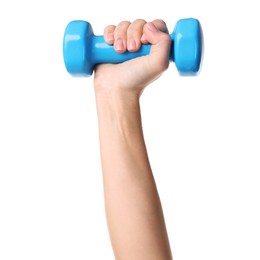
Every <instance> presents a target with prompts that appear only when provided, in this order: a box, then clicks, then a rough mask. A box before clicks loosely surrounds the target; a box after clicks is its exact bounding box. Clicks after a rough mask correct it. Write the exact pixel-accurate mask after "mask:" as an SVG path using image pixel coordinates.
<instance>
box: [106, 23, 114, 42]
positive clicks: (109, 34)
mask: <svg viewBox="0 0 260 260" xmlns="http://www.w3.org/2000/svg"><path fill="white" fill-rule="evenodd" d="M115 28H116V27H115V25H108V26H107V27H106V28H105V30H104V39H105V41H106V42H107V43H108V44H114V31H115Z"/></svg>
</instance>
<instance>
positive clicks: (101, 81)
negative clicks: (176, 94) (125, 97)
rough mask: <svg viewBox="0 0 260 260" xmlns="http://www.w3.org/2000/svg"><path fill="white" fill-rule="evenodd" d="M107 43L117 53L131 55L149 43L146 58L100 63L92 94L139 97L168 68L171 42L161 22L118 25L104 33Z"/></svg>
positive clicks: (136, 21)
mask: <svg viewBox="0 0 260 260" xmlns="http://www.w3.org/2000/svg"><path fill="white" fill-rule="evenodd" d="M104 38H105V40H106V42H107V43H109V44H114V48H115V50H116V51H117V52H118V53H124V52H125V51H127V50H128V51H131V52H135V51H137V50H138V49H139V48H140V47H141V44H147V43H150V44H151V45H152V46H151V51H150V54H149V55H147V56H142V57H138V58H135V59H132V60H129V61H126V62H123V63H120V64H100V65H97V66H96V67H95V76H94V85H95V90H96V92H103V91H104V90H105V92H109V93H118V92H123V93H130V92H131V93H134V94H136V95H138V96H140V95H141V93H142V91H143V89H144V88H145V87H146V86H147V85H148V84H149V83H151V82H152V81H154V80H155V79H157V78H158V77H159V76H160V75H161V74H162V72H164V71H165V70H166V69H167V68H168V65H169V52H170V46H171V39H170V36H169V34H168V30H167V27H166V24H165V22H164V21H162V20H154V21H153V22H148V23H147V22H146V21H144V20H141V19H138V20H135V21H134V22H133V23H130V22H128V21H123V22H120V23H119V24H118V25H117V26H114V25H110V26H107V27H106V28H105V30H104Z"/></svg>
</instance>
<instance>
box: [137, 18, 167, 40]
mask: <svg viewBox="0 0 260 260" xmlns="http://www.w3.org/2000/svg"><path fill="white" fill-rule="evenodd" d="M152 23H153V24H154V25H155V27H156V28H157V29H158V30H159V31H161V32H164V33H169V32H168V29H167V26H166V23H165V22H164V21H163V20H161V19H156V20H153V21H152ZM141 42H142V43H143V44H147V43H149V41H148V40H147V39H146V36H145V34H143V35H142V38H141Z"/></svg>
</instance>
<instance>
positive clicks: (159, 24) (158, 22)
mask: <svg viewBox="0 0 260 260" xmlns="http://www.w3.org/2000/svg"><path fill="white" fill-rule="evenodd" d="M152 23H153V24H154V25H155V27H156V28H157V29H158V30H159V31H161V32H164V33H169V32H168V28H167V25H166V23H165V22H164V21H163V20H161V19H156V20H153V21H152Z"/></svg>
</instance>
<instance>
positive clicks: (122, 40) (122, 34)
mask: <svg viewBox="0 0 260 260" xmlns="http://www.w3.org/2000/svg"><path fill="white" fill-rule="evenodd" d="M130 24H131V23H130V22H129V21H122V22H120V23H119V24H118V25H117V27H116V28H115V31H114V48H115V50H116V51H117V52H118V53H123V52H125V51H126V42H127V29H128V27H129V25H130Z"/></svg>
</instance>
